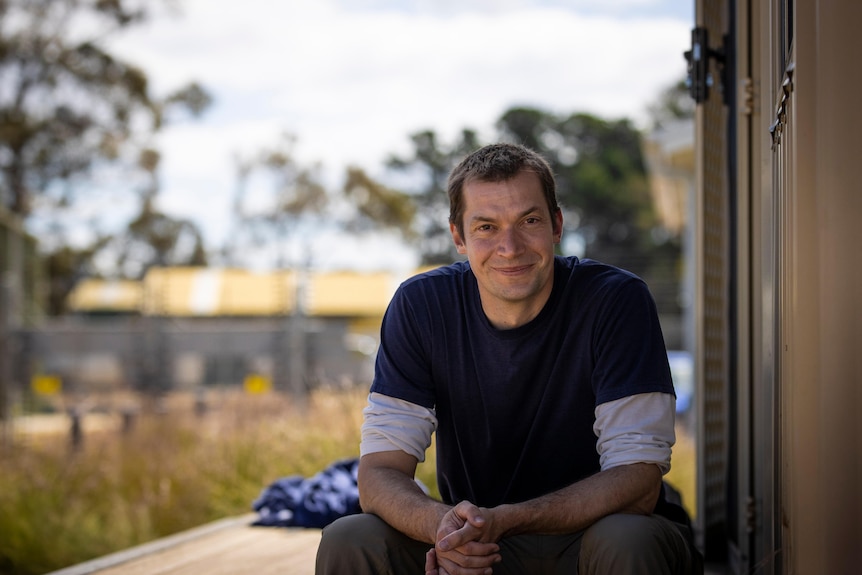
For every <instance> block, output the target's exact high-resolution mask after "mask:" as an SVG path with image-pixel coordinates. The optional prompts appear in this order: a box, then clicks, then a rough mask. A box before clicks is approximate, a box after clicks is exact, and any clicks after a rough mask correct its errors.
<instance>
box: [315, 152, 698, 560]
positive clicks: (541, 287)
mask: <svg viewBox="0 0 862 575" xmlns="http://www.w3.org/2000/svg"><path fill="white" fill-rule="evenodd" d="M449 199H450V218H449V219H450V229H451V233H452V238H453V240H454V242H455V246H456V247H457V249H458V252H459V253H460V254H463V255H466V256H467V262H460V263H456V264H453V265H451V266H447V267H443V268H440V269H437V270H434V271H431V272H428V273H425V274H421V275H419V276H416V277H414V278H412V279H410V280H408V281H406V282H404V284H402V285H401V287H400V288H399V289H398V291H397V293H396V294H395V296H394V297H393V300H392V302H391V303H390V306H389V309H388V310H387V313H386V316H385V318H384V321H383V327H382V330H381V343H380V350H379V353H378V357H377V365H376V371H375V377H374V382H373V384H372V386H371V393H370V395H369V403H368V406H367V407H366V409H365V423H364V424H363V429H362V443H361V446H360V451H361V460H360V466H359V477H358V481H359V491H360V501H361V505H362V508H363V510H364V511H365V513H363V514H360V515H353V516H349V517H345V518H342V519H340V520H338V521H336V522H335V523H333V524H332V525H330V526H329V527H327V528H326V529H325V530H324V533H323V538H322V541H321V545H320V549H319V552H318V561H317V572H318V573H320V574H346V573H357V574H372V573H374V574H383V573H385V574H395V575H401V574H405V573H420V572H421V570H422V569H424V570H425V573H427V574H433V575H461V574H490V573H494V574H496V575H499V574H528V575H535V574H542V573H581V574H585V573H613V574H619V573H649V574H657V573H690V572H693V571H694V570H695V569H696V565H695V564H696V562H697V559H698V557H697V552H696V550H694V548H693V547H692V546H691V545H690V542H689V541H688V540H687V538H686V537H685V536H684V535H683V530H682V529H681V528H680V526H678V525H676V524H675V523H673V522H671V521H669V520H668V519H666V518H664V517H662V516H660V515H657V514H655V513H654V511H656V509H657V507H661V506H662V505H663V503H662V501H663V495H662V480H661V478H662V475H663V473H665V472H667V470H668V469H669V467H670V453H671V446H672V445H673V443H674V441H675V437H674V403H675V398H674V394H673V386H672V383H671V378H670V370H669V368H668V363H667V356H666V352H665V347H664V341H663V338H662V334H661V330H660V328H659V324H658V319H657V313H656V310H655V304H654V303H653V300H652V298H651V296H650V294H649V292H648V289H647V287H646V285H645V284H644V283H643V282H642V281H641V280H640V279H638V278H637V277H635V276H634V275H632V274H629V273H627V272H624V271H622V270H619V269H616V268H613V267H611V266H607V265H603V264H600V263H598V262H592V261H588V260H584V261H581V260H578V259H577V258H574V257H559V256H555V245H556V244H558V243H559V242H560V238H561V235H562V228H563V218H562V214H561V211H560V208H559V206H558V204H557V199H556V186H555V183H554V178H553V175H552V173H551V170H550V167H549V166H548V164H547V162H546V161H545V160H544V159H543V158H541V157H540V156H539V155H537V154H536V153H535V152H533V151H531V150H529V149H527V148H524V147H522V146H517V145H510V144H496V145H492V146H487V147H484V148H482V149H480V150H478V151H476V152H474V153H473V154H471V155H470V156H468V157H467V158H466V159H465V160H463V161H462V162H461V163H460V164H459V165H458V166H457V167H456V168H455V169H454V170H453V172H452V174H451V176H450V179H449ZM435 430H436V433H437V436H436V441H437V477H438V486H439V489H440V494H441V497H442V501H436V500H434V499H432V498H430V497H428V496H427V495H426V494H425V493H424V492H423V491H422V489H420V487H419V486H417V484H416V482H415V481H414V473H415V470H416V466H417V464H418V462H419V461H422V460H424V454H425V450H426V449H427V448H428V447H429V445H430V443H431V436H432V434H433V433H434V432H435Z"/></svg>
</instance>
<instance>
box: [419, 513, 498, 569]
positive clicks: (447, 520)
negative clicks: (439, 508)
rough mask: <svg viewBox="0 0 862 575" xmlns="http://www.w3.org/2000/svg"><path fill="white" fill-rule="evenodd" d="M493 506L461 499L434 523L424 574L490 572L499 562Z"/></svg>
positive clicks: (496, 523) (496, 522)
mask: <svg viewBox="0 0 862 575" xmlns="http://www.w3.org/2000/svg"><path fill="white" fill-rule="evenodd" d="M496 519H497V517H496V514H495V512H494V510H493V509H486V508H479V507H477V506H476V505H474V504H472V503H470V502H469V501H462V502H461V503H459V504H458V505H456V506H455V507H453V508H452V509H450V510H449V511H448V512H447V513H446V515H444V516H443V519H442V520H441V521H440V525H438V527H437V534H436V539H435V540H436V543H435V545H434V547H433V548H432V549H430V550H429V551H428V553H426V555H425V574H426V575H491V573H492V572H493V565H494V564H496V563H499V562H500V560H501V557H500V546H499V545H498V544H497V541H499V539H500V538H501V537H502V534H503V533H502V531H501V526H500V525H499V524H498V523H499V521H497V520H496Z"/></svg>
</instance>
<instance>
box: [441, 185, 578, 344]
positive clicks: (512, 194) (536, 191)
mask: <svg viewBox="0 0 862 575" xmlns="http://www.w3.org/2000/svg"><path fill="white" fill-rule="evenodd" d="M463 222H464V226H463V228H464V232H463V235H462V234H461V233H460V232H458V229H457V228H456V227H455V226H454V225H450V229H451V232H452V238H453V240H454V241H455V246H456V247H457V248H458V253H460V254H466V255H467V259H468V260H470V267H471V268H472V269H473V273H474V274H475V275H476V279H477V281H478V283H479V294H480V296H481V298H482V308H483V309H484V311H485V315H487V316H488V319H489V320H490V321H491V323H492V324H494V325H495V326H496V327H498V328H512V327H517V326H518V325H523V324H524V323H527V322H528V321H530V320H531V319H533V318H534V317H536V315H537V314H538V313H539V311H541V309H542V307H543V306H544V305H545V302H546V301H547V300H548V297H550V295H551V290H552V288H553V274H554V245H555V244H557V243H559V242H560V235H561V231H562V227H563V217H562V214H561V213H560V212H559V210H558V211H557V212H556V213H554V214H551V213H549V211H548V204H547V202H546V200H545V196H544V194H543V192H542V185H541V182H540V181H539V177H538V176H537V175H536V174H534V173H532V172H520V173H519V174H518V175H517V176H515V177H514V178H511V179H509V180H506V181H504V182H482V181H477V182H471V183H468V184H466V185H465V186H464V220H463Z"/></svg>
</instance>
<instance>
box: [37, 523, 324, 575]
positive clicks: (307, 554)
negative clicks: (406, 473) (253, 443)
mask: <svg viewBox="0 0 862 575" xmlns="http://www.w3.org/2000/svg"><path fill="white" fill-rule="evenodd" d="M254 517H255V516H253V515H252V516H243V517H240V518H231V519H226V520H222V521H217V522H215V523H212V524H209V525H205V526H203V527H200V528H197V529H193V530H190V531H186V532H183V533H179V534H177V535H174V536H171V537H166V538H164V539H160V540H158V541H153V542H151V543H147V544H144V545H141V546H138V547H134V548H132V549H128V550H126V551H122V552H119V553H114V554H112V555H108V556H106V557H103V558H100V559H95V560H93V561H88V562H86V563H82V564H80V565H76V566H73V567H69V568H66V569H62V570H60V571H55V572H54V573H51V574H49V575H197V574H199V573H207V574H209V575H229V574H235V573H255V574H256V575H270V574H271V575H276V574H279V575H308V574H311V573H314V561H315V558H316V556H317V546H318V544H319V543H320V530H319V529H303V528H291V529H285V528H274V527H252V526H251V521H252V520H253V519H254Z"/></svg>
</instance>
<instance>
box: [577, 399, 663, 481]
mask: <svg viewBox="0 0 862 575" xmlns="http://www.w3.org/2000/svg"><path fill="white" fill-rule="evenodd" d="M675 414H676V400H675V398H674V396H673V395H672V394H670V393H660V392H654V393H641V394H637V395H631V396H629V397H623V398H621V399H617V400H615V401H609V402H607V403H603V404H601V405H599V406H597V407H596V422H595V424H594V425H593V431H594V432H595V434H596V437H598V441H597V442H596V450H597V451H598V453H599V463H600V465H601V468H602V470H603V471H604V470H605V469H610V468H612V467H618V466H620V465H630V464H632V463H654V464H656V465H658V467H659V469H661V472H662V475H664V474H666V473H667V472H668V471H670V457H671V448H672V447H673V445H674V443H676V433H675V431H674V418H675Z"/></svg>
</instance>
